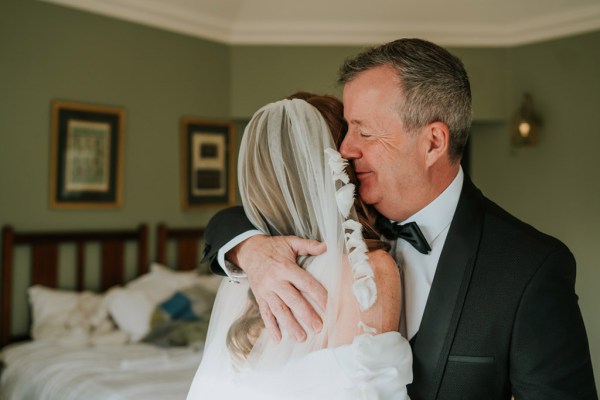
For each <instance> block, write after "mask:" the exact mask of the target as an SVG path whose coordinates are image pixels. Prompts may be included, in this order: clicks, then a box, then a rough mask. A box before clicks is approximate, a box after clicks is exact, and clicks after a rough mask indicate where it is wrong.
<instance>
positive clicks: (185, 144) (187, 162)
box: [180, 117, 236, 210]
mask: <svg viewBox="0 0 600 400" xmlns="http://www.w3.org/2000/svg"><path fill="white" fill-rule="evenodd" d="M180 129H181V206H182V208H183V209H184V210H193V209H206V208H214V207H227V206H231V205H234V204H235V176H236V174H235V126H234V124H233V122H231V121H225V120H217V119H201V118H193V117H184V118H182V119H181V124H180ZM194 129H197V131H194ZM194 134H198V135H205V136H207V135H216V136H217V137H218V136H220V139H219V141H220V142H221V143H223V144H222V146H224V148H223V149H220V148H219V146H216V145H215V146H216V148H217V151H220V150H223V156H224V159H223V160H222V165H221V168H222V170H217V171H216V172H217V174H219V173H220V172H224V175H225V176H224V178H221V180H223V181H224V182H222V185H220V186H219V188H218V190H220V191H224V194H221V195H208V196H203V195H194V194H193V193H192V191H193V189H192V186H193V182H192V180H193V179H194V178H193V176H192V173H191V170H192V160H191V159H192V158H193V157H192V152H191V145H190V143H191V141H192V135H194ZM198 172H200V171H199V170H198ZM213 172H214V171H213Z"/></svg>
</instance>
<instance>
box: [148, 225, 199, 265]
mask: <svg viewBox="0 0 600 400" xmlns="http://www.w3.org/2000/svg"><path fill="white" fill-rule="evenodd" d="M203 238H204V228H171V227H167V225H166V224H159V225H158V227H157V228H156V261H157V262H159V263H161V264H164V265H167V264H168V262H167V248H168V243H169V241H173V242H175V243H176V248H177V250H176V254H177V258H176V262H175V265H171V267H173V268H174V269H177V270H194V269H197V268H198V267H199V266H200V259H199V257H198V249H199V248H201V246H202V244H201V242H202V239H203Z"/></svg>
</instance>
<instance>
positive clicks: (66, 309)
mask: <svg viewBox="0 0 600 400" xmlns="http://www.w3.org/2000/svg"><path fill="white" fill-rule="evenodd" d="M27 292H28V294H29V303H30V304H31V308H32V315H31V316H32V324H31V329H32V333H31V336H32V337H33V338H34V339H39V338H38V337H36V336H37V335H36V334H37V332H38V331H39V330H40V328H41V327H43V326H44V325H49V324H52V325H57V326H64V325H66V323H67V321H68V319H69V317H70V315H71V314H72V313H73V312H74V311H75V310H76V309H77V304H78V293H77V292H70V291H64V290H58V289H52V288H48V287H45V286H42V285H34V286H32V287H30V288H29V289H27Z"/></svg>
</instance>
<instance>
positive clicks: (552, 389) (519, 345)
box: [510, 244, 598, 400]
mask: <svg viewBox="0 0 600 400" xmlns="http://www.w3.org/2000/svg"><path fill="white" fill-rule="evenodd" d="M555 249H556V248H555ZM575 274H576V269H575V259H574V257H573V255H572V254H571V252H570V251H569V250H568V249H567V248H566V246H564V245H562V244H561V246H560V247H559V248H558V249H556V250H555V251H553V252H552V253H550V254H549V255H548V256H547V257H546V259H545V260H544V262H543V263H542V264H541V265H540V267H539V269H538V270H537V272H536V273H535V274H534V276H533V277H532V279H531V281H530V282H529V284H528V285H527V288H526V289H525V291H524V292H523V297H522V299H521V301H520V304H519V308H518V311H517V315H516V320H515V325H514V329H513V337H512V345H511V363H510V365H511V367H510V375H511V382H512V386H513V388H512V390H513V394H514V396H515V398H516V399H519V400H533V399H535V400H538V399H539V400H551V399H557V400H558V399H562V400H565V399H579V400H583V399H598V395H597V393H596V386H595V382H594V373H593V370H592V362H591V357H590V351H589V346H588V339H587V335H586V331H585V326H584V323H583V318H582V316H581V311H580V309H579V305H578V297H577V295H576V294H575Z"/></svg>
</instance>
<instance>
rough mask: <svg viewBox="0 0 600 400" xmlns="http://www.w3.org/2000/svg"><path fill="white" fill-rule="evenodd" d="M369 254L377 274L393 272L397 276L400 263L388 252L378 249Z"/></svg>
mask: <svg viewBox="0 0 600 400" xmlns="http://www.w3.org/2000/svg"><path fill="white" fill-rule="evenodd" d="M368 256H369V261H370V263H371V267H372V268H373V272H375V274H376V275H381V274H384V275H388V274H391V275H394V276H395V275H397V274H398V265H397V264H396V261H395V260H394V259H393V258H392V256H390V255H389V253H388V252H386V251H384V250H381V249H378V250H373V251H370V252H369V253H368Z"/></svg>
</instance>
